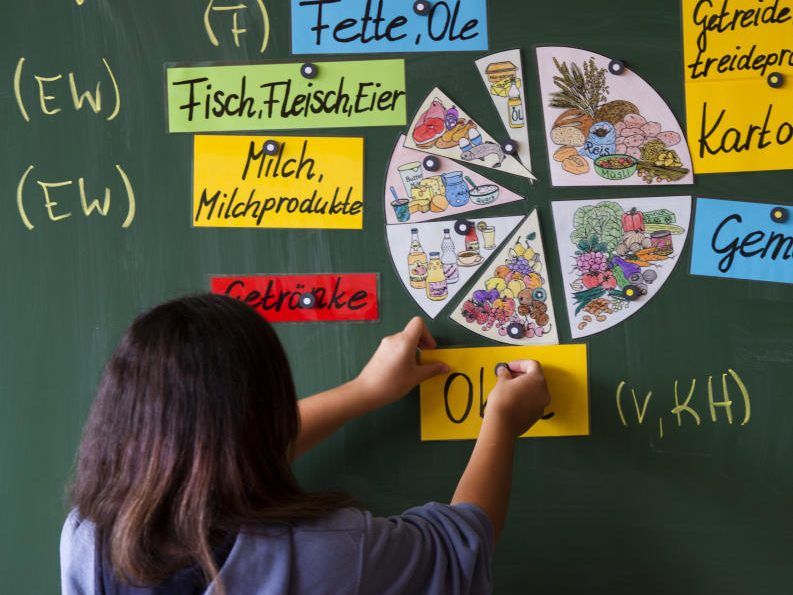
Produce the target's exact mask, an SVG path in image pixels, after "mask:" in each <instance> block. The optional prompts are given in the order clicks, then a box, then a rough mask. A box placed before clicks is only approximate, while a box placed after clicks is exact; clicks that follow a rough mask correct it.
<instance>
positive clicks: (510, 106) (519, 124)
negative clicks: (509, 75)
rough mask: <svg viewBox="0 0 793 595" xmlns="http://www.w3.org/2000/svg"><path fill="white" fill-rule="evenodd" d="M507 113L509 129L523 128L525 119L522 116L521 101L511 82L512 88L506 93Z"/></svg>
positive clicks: (516, 87) (513, 83) (513, 82)
mask: <svg viewBox="0 0 793 595" xmlns="http://www.w3.org/2000/svg"><path fill="white" fill-rule="evenodd" d="M507 97H508V99H507V113H508V115H509V127H510V128H523V127H524V126H525V125H526V119H525V117H524V115H523V101H521V98H520V91H519V90H518V86H517V85H516V84H515V81H512V86H511V87H510V88H509V92H508V93H507Z"/></svg>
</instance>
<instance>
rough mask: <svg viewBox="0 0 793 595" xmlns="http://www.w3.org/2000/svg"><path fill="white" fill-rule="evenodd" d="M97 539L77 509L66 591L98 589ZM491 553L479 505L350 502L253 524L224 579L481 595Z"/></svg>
mask: <svg viewBox="0 0 793 595" xmlns="http://www.w3.org/2000/svg"><path fill="white" fill-rule="evenodd" d="M95 541H96V539H95V532H94V526H93V524H92V523H91V522H89V521H85V520H81V519H80V517H79V515H78V514H77V511H72V512H71V514H70V515H69V517H68V518H67V519H66V523H65V524H64V527H63V532H62V534H61V551H60V553H61V589H62V592H63V594H64V595H93V594H94V592H95V585H94V580H95V579H94V576H95V568H94V547H95ZM492 551H493V527H492V525H491V523H490V520H489V519H488V517H487V515H486V514H485V513H484V512H483V511H482V510H481V509H480V508H478V507H476V506H474V505H471V504H457V505H454V506H450V505H446V504H438V503H435V502H431V503H429V504H425V505H424V506H419V507H416V508H411V509H410V510H408V511H406V512H404V513H403V514H401V515H399V516H393V517H388V518H378V517H373V516H372V515H371V514H370V513H368V512H364V511H360V510H356V509H352V508H345V509H342V510H339V511H336V512H334V513H333V514H331V515H328V516H327V517H325V518H322V519H317V520H312V521H306V522H303V523H299V524H297V525H295V526H292V527H288V526H286V525H268V526H257V527H247V528H245V529H244V530H243V531H241V532H240V533H239V535H238V536H237V539H236V541H235V543H234V546H233V547H232V549H231V552H230V553H229V555H228V558H227V559H226V562H225V564H223V566H222V568H221V570H220V576H221V579H222V581H223V584H224V586H225V587H226V592H227V593H229V594H230V595H232V594H234V595H236V594H243V595H302V594H304V593H310V594H311V595H323V594H328V595H330V594H334V595H335V594H345V595H346V594H348V593H349V594H351V595H369V594H371V595H397V594H402V593H404V594H410V595H420V594H422V593H427V594H433V595H445V594H449V595H457V594H464V595H480V594H487V593H490V592H491V590H492V586H491V583H492V581H491V559H492ZM214 592H215V590H214V588H213V586H212V585H210V586H209V588H208V589H207V591H206V594H205V595H212V594H213V593H214Z"/></svg>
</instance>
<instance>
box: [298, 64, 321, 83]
mask: <svg viewBox="0 0 793 595" xmlns="http://www.w3.org/2000/svg"><path fill="white" fill-rule="evenodd" d="M300 74H302V75H303V78H307V79H313V78H316V76H317V74H319V69H318V68H317V65H316V64H312V63H311V62H306V63H305V64H303V66H301V67H300Z"/></svg>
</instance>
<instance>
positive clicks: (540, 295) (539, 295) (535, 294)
mask: <svg viewBox="0 0 793 595" xmlns="http://www.w3.org/2000/svg"><path fill="white" fill-rule="evenodd" d="M531 299H533V300H535V301H537V302H544V301H545V300H547V299H548V292H547V291H545V290H544V289H543V288H542V287H538V288H537V289H535V290H534V291H532V292H531Z"/></svg>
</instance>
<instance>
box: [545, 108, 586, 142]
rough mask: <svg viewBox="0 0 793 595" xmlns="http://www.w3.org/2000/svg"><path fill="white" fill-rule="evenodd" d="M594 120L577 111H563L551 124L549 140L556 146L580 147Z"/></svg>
mask: <svg viewBox="0 0 793 595" xmlns="http://www.w3.org/2000/svg"><path fill="white" fill-rule="evenodd" d="M594 123H595V120H594V119H593V118H592V116H590V115H589V114H585V113H584V112H582V111H581V110H579V109H572V108H571V109H568V110H565V111H563V112H562V113H561V114H560V115H559V117H558V118H556V120H555V121H554V123H553V128H552V129H551V140H552V141H553V142H554V143H556V144H557V145H572V146H573V147H580V146H582V145H583V144H584V142H585V141H586V137H587V135H588V134H589V129H590V128H592V125H593V124H594Z"/></svg>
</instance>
